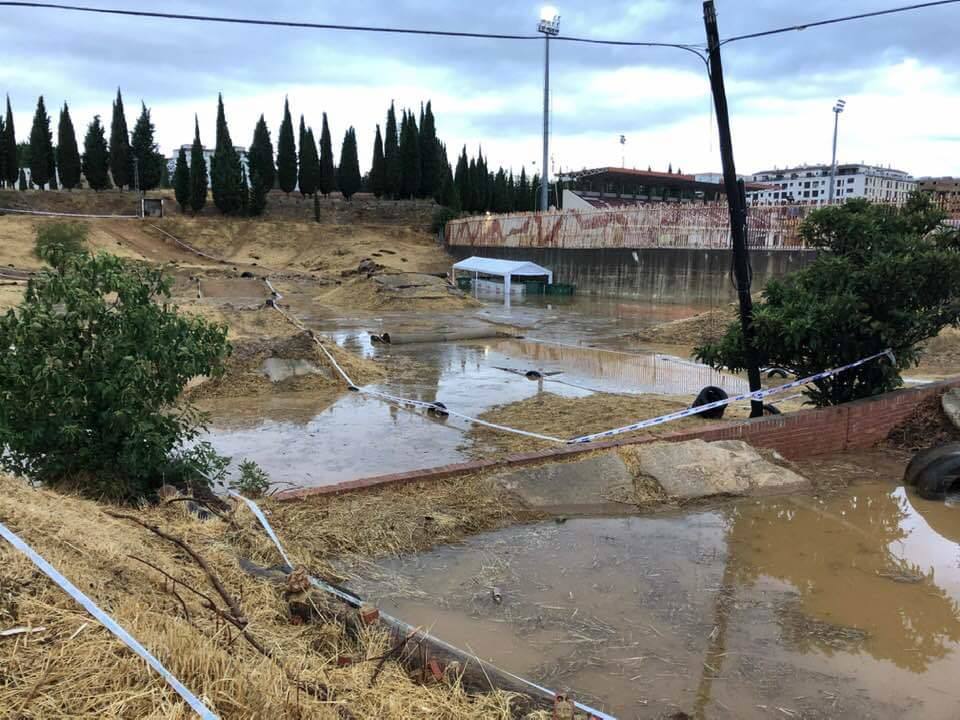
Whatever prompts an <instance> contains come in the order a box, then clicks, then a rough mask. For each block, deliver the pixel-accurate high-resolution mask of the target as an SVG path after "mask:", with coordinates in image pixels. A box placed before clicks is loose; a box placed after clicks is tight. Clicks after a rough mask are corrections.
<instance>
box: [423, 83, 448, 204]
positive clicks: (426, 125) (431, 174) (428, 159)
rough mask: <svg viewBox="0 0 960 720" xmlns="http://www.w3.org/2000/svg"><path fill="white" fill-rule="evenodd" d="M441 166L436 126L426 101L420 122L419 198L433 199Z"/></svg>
mask: <svg viewBox="0 0 960 720" xmlns="http://www.w3.org/2000/svg"><path fill="white" fill-rule="evenodd" d="M443 173H444V169H443V165H442V164H441V158H440V141H439V140H437V125H436V120H435V119H434V117H433V107H432V105H431V102H430V101H429V100H427V107H426V108H425V109H424V111H423V119H422V120H421V121H420V192H419V193H418V194H419V196H420V197H424V198H429V197H433V195H434V193H436V191H437V190H438V189H439V187H440V184H441V182H442V181H443Z"/></svg>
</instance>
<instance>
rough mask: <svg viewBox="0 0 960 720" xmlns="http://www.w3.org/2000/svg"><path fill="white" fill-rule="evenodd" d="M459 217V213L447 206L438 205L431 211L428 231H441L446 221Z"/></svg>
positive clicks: (445, 225)
mask: <svg viewBox="0 0 960 720" xmlns="http://www.w3.org/2000/svg"><path fill="white" fill-rule="evenodd" d="M458 217H460V213H458V212H457V211H456V210H451V209H450V208H448V207H438V208H437V209H436V210H434V211H433V221H432V222H431V224H430V232H432V233H434V234H437V233H439V232H443V231H444V229H445V228H446V227H447V223H448V222H450V221H451V220H456V219H457V218H458Z"/></svg>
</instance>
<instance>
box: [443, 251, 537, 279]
mask: <svg viewBox="0 0 960 720" xmlns="http://www.w3.org/2000/svg"><path fill="white" fill-rule="evenodd" d="M453 267H454V269H455V270H466V271H467V272H475V273H482V274H484V275H499V276H501V277H506V276H508V275H521V276H526V277H537V276H540V275H549V276H551V277H552V276H553V273H552V272H551V271H550V270H547V269H546V268H545V267H541V266H540V265H537V264H536V263H533V262H529V261H525V260H498V259H497V258H484V257H477V256H476V255H474V256H473V257H468V258H467V259H466V260H461V261H460V262H458V263H455V264H454V266H453Z"/></svg>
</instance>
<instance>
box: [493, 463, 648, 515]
mask: <svg viewBox="0 0 960 720" xmlns="http://www.w3.org/2000/svg"><path fill="white" fill-rule="evenodd" d="M495 479H496V480H497V482H499V483H500V484H501V485H503V487H504V488H506V489H507V490H510V491H511V492H514V493H516V494H517V495H518V496H519V497H520V498H521V499H522V500H523V501H524V502H526V503H527V504H528V505H529V506H530V507H532V508H536V509H538V510H544V511H547V512H564V513H606V512H623V510H624V506H623V505H622V504H619V503H614V502H611V501H610V500H609V497H610V493H611V492H613V491H615V490H618V489H619V490H623V489H627V490H629V489H630V488H632V486H633V477H632V476H631V474H630V471H629V470H628V469H627V466H626V465H625V464H624V462H623V460H621V459H620V457H619V456H617V455H616V454H615V453H612V452H611V453H605V454H602V455H594V456H592V457H588V458H586V459H583V460H577V461H575V462H566V463H552V464H549V465H540V466H539V467H521V468H517V469H515V470H510V471H507V472H503V473H501V474H500V475H498V476H496V477H495Z"/></svg>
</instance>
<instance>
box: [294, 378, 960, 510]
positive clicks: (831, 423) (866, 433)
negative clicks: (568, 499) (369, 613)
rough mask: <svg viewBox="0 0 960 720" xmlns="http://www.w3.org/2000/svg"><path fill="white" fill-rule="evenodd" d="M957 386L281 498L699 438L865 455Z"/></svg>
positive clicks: (810, 453)
mask: <svg viewBox="0 0 960 720" xmlns="http://www.w3.org/2000/svg"><path fill="white" fill-rule="evenodd" d="M955 387H960V377H954V378H950V379H949V380H944V381H941V382H938V383H931V384H929V385H923V386H921V387H917V388H912V389H910V390H898V391H896V392H892V393H887V394H885V395H879V396H877V397H875V398H868V399H866V400H857V401H856V402H852V403H847V404H846V405H840V406H839V407H829V408H820V409H816V410H802V411H800V412H796V413H791V414H788V415H781V416H771V417H763V418H756V419H754V420H743V421H741V422H731V423H716V424H713V425H705V426H703V427H700V428H696V429H692V430H685V431H682V432H676V433H671V434H669V435H660V436H653V435H641V436H632V437H629V438H623V439H619V440H608V441H604V442H596V443H587V444H584V445H565V446H561V447H556V448H550V449H548V450H541V451H537V452H528V453H518V454H514V455H508V456H506V457H503V458H499V459H496V460H475V461H473V462H466V463H457V464H454V465H442V466H440V467H434V468H424V469H422V470H412V471H410V472H403V473H394V474H392V475H380V476H377V477H370V478H363V479H361V480H353V481H351V482H345V483H339V484H337V485H328V486H324V487H316V488H304V489H302V490H293V491H290V492H286V493H282V494H280V495H279V496H278V497H279V499H281V500H297V499H300V498H304V497H308V496H310V495H325V494H337V493H343V492H350V491H353V490H363V489H367V488H373V487H378V486H381V485H389V484H393V483H401V482H415V481H418V480H440V479H443V478H449V477H455V476H457V475H464V474H467V473H472V472H478V471H481V470H488V469H491V468H496V467H506V466H511V465H528V464H534V463H543V462H549V461H551V460H563V459H565V458H568V457H571V456H573V455H577V454H580V453H584V452H592V451H594V450H602V449H604V448H614V447H620V446H624V445H638V444H642V443H649V442H654V441H666V442H681V441H683V440H695V439H698V438H699V439H702V440H706V441H708V442H712V441H714V440H743V441H744V442H747V443H750V444H751V445H753V446H754V447H762V448H770V449H772V450H776V451H778V452H779V453H781V454H782V455H784V456H785V457H787V458H789V459H791V460H797V459H800V458H807V457H814V456H816V455H826V454H830V453H837V452H843V451H844V450H864V449H867V448H871V447H874V446H875V445H877V444H878V443H880V442H882V441H883V440H884V439H886V437H887V436H888V435H889V434H890V431H891V430H893V428H895V427H896V426H897V425H899V424H900V423H901V422H903V421H904V420H906V419H907V418H908V417H909V416H910V414H911V413H912V412H913V411H914V410H916V408H917V406H918V405H919V404H920V403H922V402H923V401H924V400H926V399H928V398H930V397H939V396H941V395H943V393H945V392H946V391H947V390H949V389H950V388H955Z"/></svg>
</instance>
